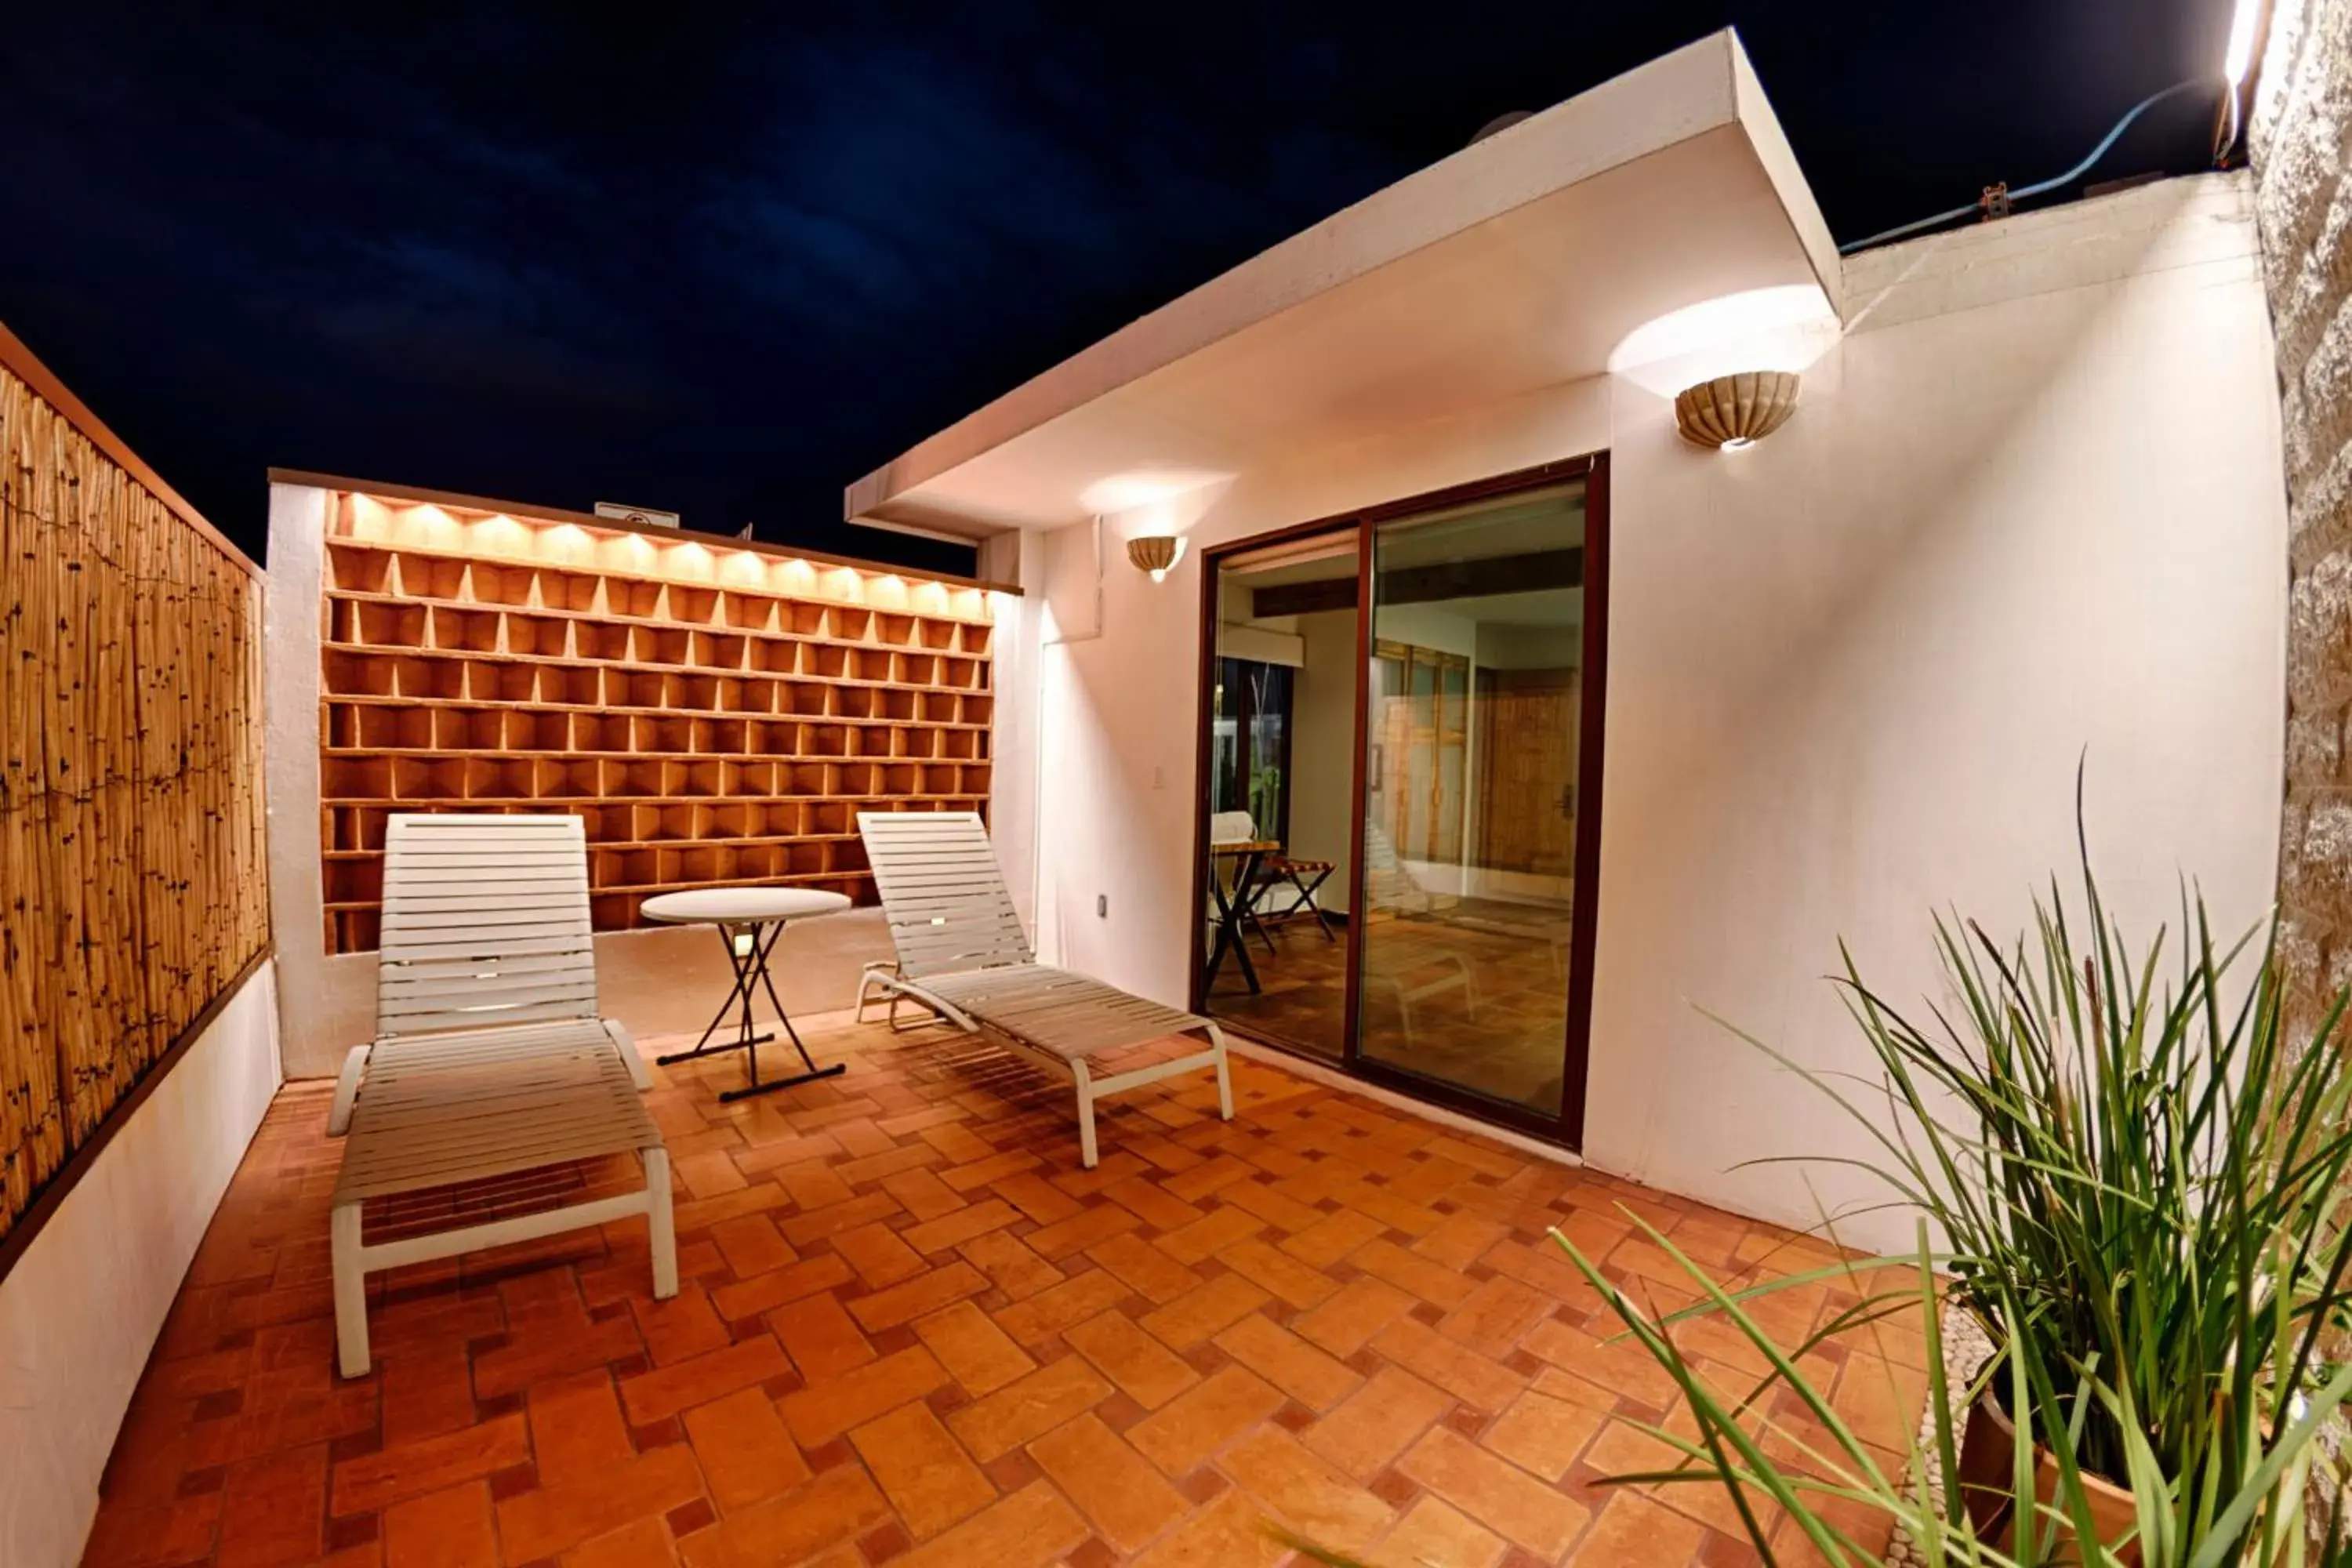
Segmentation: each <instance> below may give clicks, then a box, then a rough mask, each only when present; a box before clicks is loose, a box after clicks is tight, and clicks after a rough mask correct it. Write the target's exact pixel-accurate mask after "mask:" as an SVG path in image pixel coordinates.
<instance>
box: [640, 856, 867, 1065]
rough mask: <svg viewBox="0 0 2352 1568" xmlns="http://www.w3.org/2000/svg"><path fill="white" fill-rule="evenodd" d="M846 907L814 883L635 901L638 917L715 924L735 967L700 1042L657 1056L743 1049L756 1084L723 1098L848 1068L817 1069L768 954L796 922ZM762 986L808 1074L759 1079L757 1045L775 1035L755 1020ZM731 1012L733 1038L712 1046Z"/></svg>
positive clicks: (680, 1057) (665, 1061)
mask: <svg viewBox="0 0 2352 1568" xmlns="http://www.w3.org/2000/svg"><path fill="white" fill-rule="evenodd" d="M848 907H849V900H847V899H845V898H844V897H843V896H842V895H841V894H839V893H820V892H817V891H816V890H814V889H809V888H702V889H696V890H694V891H692V892H686V893H657V894H656V895H655V896H654V897H652V898H650V899H647V900H646V901H645V902H644V903H642V904H640V905H638V906H637V912H638V913H639V914H642V915H643V916H645V918H646V919H647V920H649V921H660V922H662V923H663V924H665V925H709V926H716V927H718V928H719V938H720V940H722V941H723V942H726V944H727V962H728V963H729V965H730V966H731V967H732V968H733V970H734V971H735V989H734V992H733V994H730V996H729V997H728V998H727V1000H726V1001H725V1002H723V1003H721V1004H720V1005H719V1012H718V1015H717V1016H715V1017H713V1018H712V1019H711V1020H710V1026H709V1028H707V1029H705V1030H703V1031H702V1038H701V1039H700V1040H699V1041H698V1042H697V1043H696V1045H695V1047H694V1048H693V1049H692V1050H690V1051H673V1052H671V1053H670V1054H669V1055H668V1056H666V1057H661V1058H656V1059H657V1060H659V1061H660V1062H661V1063H662V1065H663V1066H665V1067H667V1066H668V1065H669V1064H670V1063H672V1062H683V1061H691V1060H693V1059H694V1058H698V1057H708V1056H716V1055H718V1054H719V1053H720V1052H723V1051H741V1052H743V1053H744V1056H745V1058H747V1060H748V1062H749V1065H750V1072H751V1081H750V1082H749V1083H746V1084H745V1085H744V1086H743V1087H742V1088H741V1089H725V1090H722V1091H721V1092H720V1094H719V1099H720V1100H741V1099H744V1098H745V1097H747V1096H750V1095H754V1094H769V1093H772V1092H773V1091H775V1090H777V1089H791V1088H792V1087H793V1086H794V1085H795V1084H803V1083H810V1082H814V1080H815V1079H821V1078H833V1077H835V1076H837V1075H839V1074H840V1073H842V1072H845V1071H846V1070H847V1064H846V1063H844V1062H835V1063H834V1064H833V1066H831V1067H829V1068H821V1067H819V1066H817V1065H816V1060H815V1058H813V1057H811V1056H810V1055H809V1052H808V1047H806V1046H804V1045H803V1044H801V1037H800V1034H799V1032H798V1031H797V1030H795V1029H794V1028H793V1021H792V1019H791V1018H790V1017H789V1016H786V1014H785V1012H784V1004H783V1001H782V998H780V997H778V996H777V994H776V983H775V981H774V980H773V979H772V978H770V976H769V973H768V955H769V954H770V953H772V952H774V951H775V947H776V942H777V940H778V939H779V938H781V937H782V935H783V934H784V927H786V926H787V925H790V924H791V923H792V922H793V921H798V920H807V919H810V918H811V917H813V916H816V915H830V914H838V913H839V912H840V911H842V910H845V909H847V908H848ZM761 990H764V991H765V992H767V994H768V1001H769V1004H770V1005H772V1006H773V1007H774V1008H775V1009H776V1022H778V1023H779V1024H782V1026H784V1035H785V1037H787V1038H788V1039H790V1040H791V1041H792V1042H793V1049H794V1050H796V1051H798V1052H800V1054H801V1064H802V1066H803V1068H806V1069H807V1070H806V1071H803V1072H799V1073H795V1074H793V1076H792V1077H790V1078H772V1079H766V1080H765V1081H762V1080H761V1077H760V1047H761V1046H762V1045H764V1044H766V1043H767V1042H769V1041H771V1040H772V1039H774V1038H775V1036H773V1035H771V1034H764V1033H761V1031H760V1030H759V1029H758V1028H757V1027H756V1026H754V1025H753V1023H752V1021H751V1001H752V995H753V993H754V992H755V991H761ZM730 1013H733V1014H735V1015H736V1024H735V1033H734V1037H733V1038H732V1039H728V1038H724V1037H721V1038H719V1040H718V1041H717V1042H716V1043H715V1044H714V1043H713V1041H712V1037H713V1036H715V1035H718V1034H719V1028H720V1026H722V1025H724V1024H725V1023H726V1021H727V1015H728V1014H730Z"/></svg>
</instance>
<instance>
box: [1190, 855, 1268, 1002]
mask: <svg viewBox="0 0 2352 1568" xmlns="http://www.w3.org/2000/svg"><path fill="white" fill-rule="evenodd" d="M1264 858H1265V853H1264V851H1262V850H1255V849H1253V850H1251V851H1249V852H1248V853H1246V854H1244V856H1243V857H1242V864H1241V868H1240V874H1239V875H1238V876H1237V877H1236V878H1235V879H1234V896H1233V897H1232V898H1230V899H1228V898H1226V897H1225V886H1224V882H1223V879H1220V878H1218V877H1216V876H1214V875H1212V876H1211V877H1210V879H1209V892H1210V895H1211V896H1212V897H1213V898H1214V899H1215V900H1216V903H1217V941H1216V944H1215V945H1214V946H1213V948H1212V949H1211V950H1210V952H1209V972H1208V975H1207V977H1206V978H1205V979H1203V980H1202V984H1201V994H1202V995H1203V996H1206V995H1207V994H1209V993H1210V991H1212V990H1213V989H1214V988H1215V986H1216V984H1217V971H1218V969H1219V968H1220V967H1222V966H1223V963H1224V959H1225V951H1226V949H1228V948H1231V949H1232V950H1233V954H1234V957H1235V958H1237V959H1239V960H1240V961H1241V966H1242V979H1243V981H1244V983H1245V984H1247V985H1248V986H1249V988H1250V994H1252V995H1254V996H1255V995H1257V994H1261V992H1262V991H1263V990H1264V987H1262V986H1260V985H1259V984H1258V980H1257V965H1256V964H1255V963H1251V962H1250V955H1249V941H1248V938H1247V936H1246V934H1245V932H1244V927H1243V923H1242V922H1243V921H1244V919H1245V918H1246V917H1247V915H1248V912H1249V901H1248V900H1247V899H1246V898H1245V897H1244V889H1247V888H1248V886H1249V883H1248V880H1247V879H1249V878H1252V877H1255V876H1256V875H1257V867H1258V862H1259V861H1260V860H1262V859H1264Z"/></svg>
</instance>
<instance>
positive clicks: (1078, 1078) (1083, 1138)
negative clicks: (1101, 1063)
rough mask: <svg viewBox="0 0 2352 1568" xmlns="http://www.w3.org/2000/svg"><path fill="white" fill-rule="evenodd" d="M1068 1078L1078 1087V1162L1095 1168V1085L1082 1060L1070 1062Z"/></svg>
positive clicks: (1089, 1168) (1088, 1168) (1091, 1168)
mask: <svg viewBox="0 0 2352 1568" xmlns="http://www.w3.org/2000/svg"><path fill="white" fill-rule="evenodd" d="M1070 1078H1071V1079H1072V1080H1073V1081H1074V1082H1075V1083H1076V1085H1077V1089H1078V1163H1080V1164H1082V1165H1084V1166H1085V1167H1086V1168H1087V1170H1089V1171H1091V1170H1093V1169H1094V1168H1095V1085H1094V1078H1093V1075H1092V1074H1090V1073H1088V1072H1087V1064H1086V1063H1084V1062H1072V1063H1071V1064H1070Z"/></svg>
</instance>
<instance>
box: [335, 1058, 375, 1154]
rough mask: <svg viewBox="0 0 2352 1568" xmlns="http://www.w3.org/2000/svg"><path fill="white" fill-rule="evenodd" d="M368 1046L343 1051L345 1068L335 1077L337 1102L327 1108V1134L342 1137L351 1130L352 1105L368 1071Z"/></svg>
mask: <svg viewBox="0 0 2352 1568" xmlns="http://www.w3.org/2000/svg"><path fill="white" fill-rule="evenodd" d="M368 1049H369V1047H366V1046H353V1047H352V1048H351V1049H350V1050H348V1051H346V1052H345V1053H343V1070H342V1074H341V1077H339V1078H337V1079H335V1102H334V1104H332V1105H331V1106H329V1107H328V1108H327V1136H328V1137H330V1138H341V1136H342V1135H343V1134H344V1133H345V1132H346V1131H350V1129H351V1125H352V1105H353V1104H354V1103H355V1102H356V1101H357V1100H359V1097H360V1077H361V1075H362V1074H363V1073H364V1072H366V1071H367V1059H368Z"/></svg>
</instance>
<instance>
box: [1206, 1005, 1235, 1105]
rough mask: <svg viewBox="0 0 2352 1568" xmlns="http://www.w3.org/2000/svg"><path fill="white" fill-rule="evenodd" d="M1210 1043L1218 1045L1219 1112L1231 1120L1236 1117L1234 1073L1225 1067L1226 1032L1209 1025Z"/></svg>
mask: <svg viewBox="0 0 2352 1568" xmlns="http://www.w3.org/2000/svg"><path fill="white" fill-rule="evenodd" d="M1209 1043H1210V1044H1211V1045H1213V1046H1214V1047H1217V1113H1218V1114H1219V1115H1220V1116H1222V1117H1223V1118H1224V1119H1225V1120H1226V1121H1232V1120H1233V1119H1234V1075H1233V1074H1232V1073H1231V1072H1229V1071H1227V1070H1226V1068H1225V1032H1224V1031H1223V1029H1220V1028H1218V1027H1217V1026H1215V1025H1214V1024H1212V1025H1210V1026H1209Z"/></svg>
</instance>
